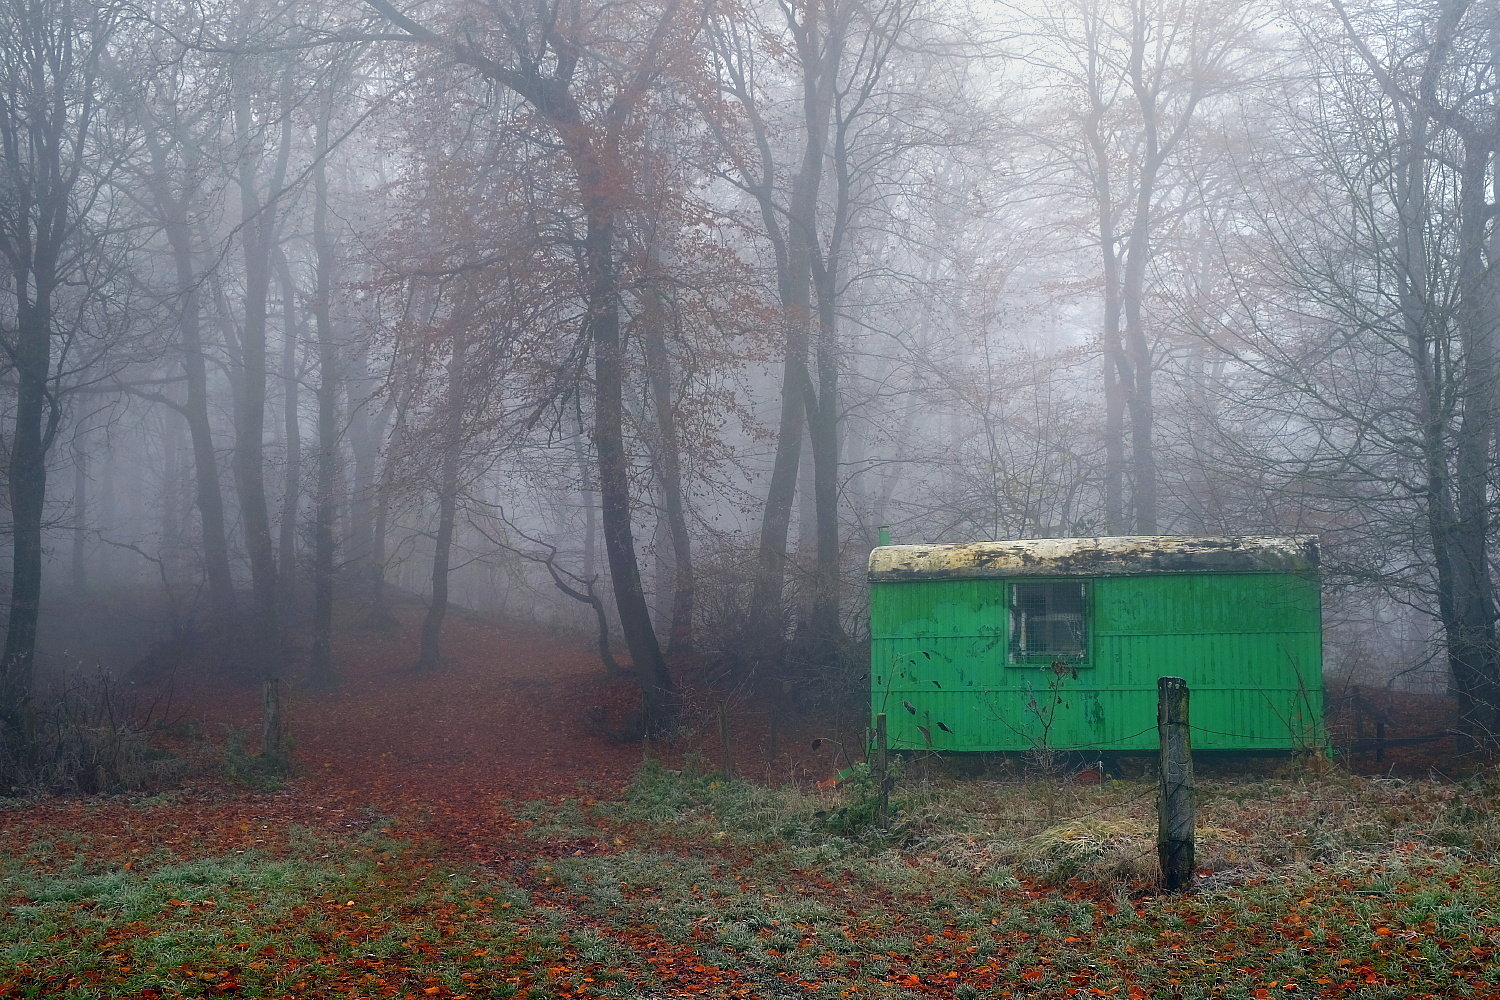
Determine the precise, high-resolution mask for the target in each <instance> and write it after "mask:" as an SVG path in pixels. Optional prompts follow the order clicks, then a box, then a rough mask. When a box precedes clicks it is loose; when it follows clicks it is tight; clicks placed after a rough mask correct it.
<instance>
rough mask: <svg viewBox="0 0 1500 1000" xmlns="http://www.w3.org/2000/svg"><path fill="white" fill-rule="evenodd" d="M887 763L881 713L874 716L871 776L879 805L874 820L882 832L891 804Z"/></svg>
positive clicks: (883, 718)
mask: <svg viewBox="0 0 1500 1000" xmlns="http://www.w3.org/2000/svg"><path fill="white" fill-rule="evenodd" d="M887 763H888V761H887V760H886V745H885V713H884V712H882V713H880V714H879V715H877V716H875V773H874V775H873V777H874V778H875V789H876V793H877V794H878V795H879V798H878V799H877V800H876V801H877V802H878V803H879V805H878V806H877V812H876V814H875V816H876V820H877V821H878V822H879V823H880V828H881V829H882V830H884V829H885V824H886V813H887V811H888V810H889V807H890V804H891V800H890V791H891V789H890V782H889V780H888V768H887Z"/></svg>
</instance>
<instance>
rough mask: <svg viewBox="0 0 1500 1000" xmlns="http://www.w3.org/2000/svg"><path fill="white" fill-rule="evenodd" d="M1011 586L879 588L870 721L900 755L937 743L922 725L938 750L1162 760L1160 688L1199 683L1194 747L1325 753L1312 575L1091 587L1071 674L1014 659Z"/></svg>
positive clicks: (940, 583) (1161, 579) (1144, 580)
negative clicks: (1083, 642)
mask: <svg viewBox="0 0 1500 1000" xmlns="http://www.w3.org/2000/svg"><path fill="white" fill-rule="evenodd" d="M1015 579H1019V580H1021V581H1026V580H1030V579H1032V578H1029V577H1024V578H1015ZM1075 579H1076V578H1075ZM1011 582H1013V581H1012V580H1010V579H967V580H965V579H958V580H924V581H913V582H899V583H875V584H872V585H871V588H870V624H871V634H872V642H871V670H870V679H871V709H872V712H874V713H880V712H884V713H885V714H886V716H887V726H888V731H889V734H890V735H889V738H890V744H891V746H893V747H908V748H922V747H926V746H927V745H928V737H927V736H924V735H923V732H922V728H925V729H926V730H927V731H928V733H930V736H931V745H932V746H933V747H934V748H936V749H940V750H1028V749H1031V748H1032V747H1034V746H1037V745H1038V744H1040V743H1042V742H1043V741H1045V743H1046V744H1047V745H1048V746H1050V747H1053V748H1054V749H1079V750H1082V751H1085V752H1087V751H1089V750H1094V749H1097V750H1132V751H1141V750H1151V749H1154V748H1155V747H1156V679H1157V678H1158V677H1161V676H1176V677H1183V678H1185V679H1186V680H1187V682H1188V687H1189V690H1190V691H1191V692H1192V724H1193V727H1194V730H1193V733H1192V741H1193V747H1194V749H1199V750H1240V751H1253V750H1287V749H1299V748H1303V747H1307V746H1321V745H1322V744H1323V742H1324V730H1323V718H1322V716H1323V655H1322V611H1321V603H1320V596H1319V589H1318V581H1317V579H1316V577H1312V576H1293V575H1288V574H1274V573H1260V574H1255V573H1246V574H1223V575H1207V574H1162V575H1157V576H1151V575H1141V576H1113V577H1100V578H1093V579H1089V580H1088V581H1087V583H1088V585H1089V601H1090V604H1091V608H1090V613H1089V615H1088V617H1089V641H1088V654H1087V657H1086V659H1085V660H1084V662H1082V663H1079V664H1076V665H1069V668H1068V669H1067V671H1066V672H1064V673H1061V674H1058V673H1056V672H1054V670H1053V669H1052V668H1051V667H1049V666H1045V665H1042V666H1038V665H1017V664H1011V663H1009V662H1008V660H1009V655H1008V633H1009V616H1008V610H1007V609H1008V606H1009V587H1010V584H1011ZM1075 673H1076V677H1075V676H1074V675H1075ZM906 705H910V706H911V707H912V708H914V709H916V713H915V714H913V713H912V712H911V711H909V710H908V709H907V708H906V707H905V706H906ZM939 723H941V725H939ZM943 726H946V727H947V729H948V730H949V731H944V729H943V728H942V727H943ZM919 727H921V728H919Z"/></svg>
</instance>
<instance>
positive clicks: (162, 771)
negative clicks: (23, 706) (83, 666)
mask: <svg viewBox="0 0 1500 1000" xmlns="http://www.w3.org/2000/svg"><path fill="white" fill-rule="evenodd" d="M137 718H138V713H136V712H135V711H134V706H133V705H131V704H128V703H127V702H126V701H124V700H123V699H122V698H121V697H120V695H119V692H118V691H117V690H116V688H115V684H114V682H113V680H112V678H111V677H110V676H109V675H108V674H107V673H104V672H100V673H98V674H96V675H94V676H92V677H82V676H75V677H72V678H69V679H67V680H64V681H62V682H60V683H59V684H58V685H57V686H56V687H55V688H54V689H53V690H52V691H50V692H49V693H47V694H46V695H43V696H39V697H38V698H37V699H36V701H35V702H34V703H33V706H32V709H31V712H30V713H29V715H28V716H27V717H26V719H25V720H24V722H23V723H22V724H21V726H16V725H14V724H4V723H0V727H3V728H0V780H3V781H4V783H5V787H6V789H7V790H8V792H9V794H11V795H48V794H78V795H102V794H107V793H111V792H124V791H154V790H156V789H157V788H159V787H160V786H162V785H163V784H165V783H167V782H170V781H173V780H175V779H178V778H180V777H181V776H182V774H183V773H184V772H185V771H186V770H187V767H188V762H187V761H185V760H183V759H181V758H178V757H175V756H173V755H171V754H167V753H163V752H161V751H158V750H156V749H154V748H152V747H151V745H150V743H149V742H148V740H147V739H146V729H147V728H148V727H149V726H150V719H149V713H148V714H147V718H145V719H144V720H142V721H137Z"/></svg>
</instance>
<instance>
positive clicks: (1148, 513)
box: [1121, 150, 1158, 535]
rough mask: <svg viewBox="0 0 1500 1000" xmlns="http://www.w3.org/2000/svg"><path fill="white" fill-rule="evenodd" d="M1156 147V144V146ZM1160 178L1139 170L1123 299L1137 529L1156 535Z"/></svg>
mask: <svg viewBox="0 0 1500 1000" xmlns="http://www.w3.org/2000/svg"><path fill="white" fill-rule="evenodd" d="M1153 152H1154V150H1153ZM1155 183H1156V174H1155V171H1154V170H1152V169H1149V168H1148V169H1143V170H1142V172H1141V191H1140V195H1139V197H1138V199H1137V202H1136V208H1135V220H1134V224H1133V225H1132V226H1131V230H1130V237H1129V246H1128V249H1127V250H1126V252H1125V275H1124V286H1123V289H1122V294H1121V304H1122V305H1123V306H1124V310H1125V354H1126V355H1127V356H1128V357H1129V359H1130V364H1129V370H1130V374H1131V376H1132V377H1131V378H1129V379H1125V378H1122V379H1121V384H1122V386H1123V388H1124V390H1125V392H1124V396H1125V399H1126V403H1127V405H1128V406H1129V408H1130V472H1131V479H1132V482H1131V490H1130V498H1131V506H1132V507H1134V508H1135V532H1136V534H1138V535H1154V534H1156V532H1157V530H1158V527H1157V514H1156V451H1155V448H1154V447H1153V445H1152V428H1153V424H1154V422H1155V407H1154V404H1153V402H1152V398H1151V371H1152V361H1151V344H1150V342H1149V341H1148V340H1147V338H1146V327H1145V319H1144V317H1143V316H1142V304H1143V303H1142V299H1143V298H1144V296H1145V287H1146V260H1147V258H1148V257H1149V256H1150V251H1151V229H1150V225H1151V195H1152V191H1153V189H1154V186H1155Z"/></svg>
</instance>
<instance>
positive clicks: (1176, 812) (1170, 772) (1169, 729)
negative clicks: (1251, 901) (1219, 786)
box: [1156, 677, 1197, 892]
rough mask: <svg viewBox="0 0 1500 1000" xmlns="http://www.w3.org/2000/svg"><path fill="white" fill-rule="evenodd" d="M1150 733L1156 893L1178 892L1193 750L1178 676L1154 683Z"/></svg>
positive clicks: (1189, 829) (1185, 881) (1191, 809)
mask: <svg viewBox="0 0 1500 1000" xmlns="http://www.w3.org/2000/svg"><path fill="white" fill-rule="evenodd" d="M1156 699H1157V701H1156V731H1157V736H1158V737H1159V738H1160V741H1161V766H1160V768H1159V769H1158V774H1159V779H1158V780H1159V782H1160V784H1159V785H1158V786H1157V793H1156V854H1157V857H1158V858H1159V859H1160V860H1161V881H1162V888H1163V889H1165V890H1166V891H1167V892H1178V891H1180V890H1183V889H1188V888H1191V887H1192V884H1193V827H1194V825H1195V824H1196V816H1195V813H1196V806H1197V794H1196V791H1195V790H1194V787H1193V749H1192V743H1191V741H1190V739H1189V737H1188V686H1187V681H1185V680H1183V679H1182V678H1181V677H1159V678H1157V681H1156Z"/></svg>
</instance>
